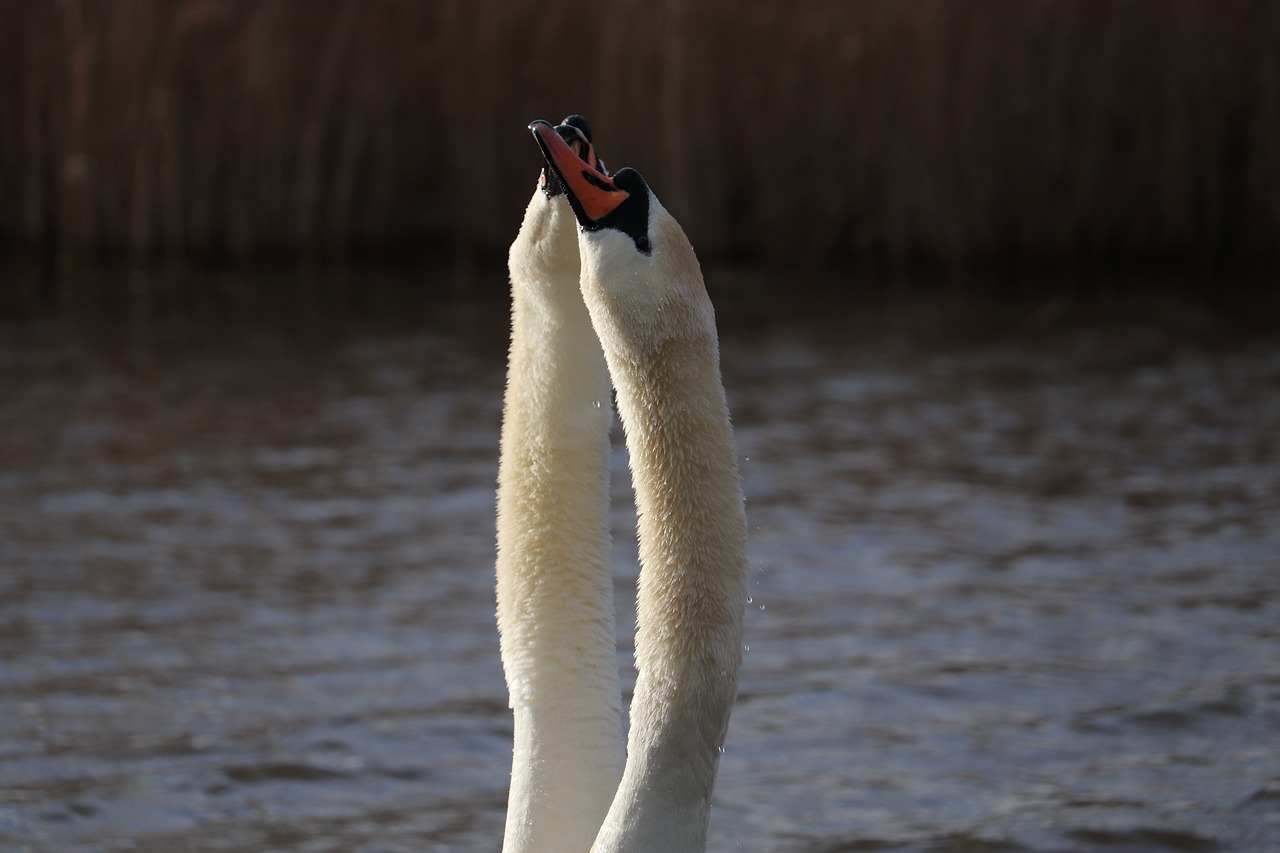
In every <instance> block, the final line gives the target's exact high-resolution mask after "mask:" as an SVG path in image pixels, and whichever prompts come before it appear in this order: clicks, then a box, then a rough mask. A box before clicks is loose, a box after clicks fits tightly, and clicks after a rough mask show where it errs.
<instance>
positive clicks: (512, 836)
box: [496, 116, 624, 853]
mask: <svg viewBox="0 0 1280 853" xmlns="http://www.w3.org/2000/svg"><path fill="white" fill-rule="evenodd" d="M559 133H562V134H564V135H565V136H566V137H568V138H569V139H571V140H572V141H573V144H574V145H575V147H576V148H577V150H578V152H580V153H581V156H582V157H583V158H584V159H583V160H579V162H584V160H585V162H587V163H590V164H591V165H592V167H594V168H603V167H602V166H601V165H600V163H599V158H598V157H597V156H596V154H595V151H594V148H593V147H592V145H591V131H590V125H588V124H587V123H586V120H585V119H582V118H581V117H579V116H571V117H569V118H567V119H565V122H564V123H563V124H562V125H561V126H560V127H559V128H558V129H557V130H556V131H553V135H555V134H559ZM556 138H557V139H560V136H559V135H556ZM566 148H568V145H567V144H566ZM575 156H578V155H577V154H575ZM576 231H577V227H576V223H575V221H574V216H573V212H572V211H571V210H570V208H569V205H568V203H567V201H566V199H565V196H564V195H563V193H562V192H561V189H560V183H559V181H557V180H556V179H555V178H554V177H552V176H549V175H548V174H547V173H546V171H545V170H544V172H543V174H542V176H541V178H540V181H539V187H538V188H537V189H535V191H534V193H533V198H532V199H531V200H530V201H529V205H528V208H527V209H526V210H525V215H524V222H523V224H522V225H521V227H520V232H519V235H518V236H517V237H516V240H515V242H514V243H513V244H512V246H511V250H510V255H509V259H508V260H509V264H508V265H509V269H510V274H511V348H510V353H509V357H508V376H507V386H506V392H505V397H504V408H503V420H502V435H501V461H500V462H499V471H498V495H497V509H498V513H497V540H498V542H497V545H498V549H497V566H496V568H497V601H498V608H497V617H498V629H499V635H500V638H501V655H502V663H503V668H504V670H505V674H506V679H507V684H508V690H509V693H510V704H511V708H512V712H513V715H514V721H515V737H514V749H513V759H512V771H511V789H510V794H509V801H508V808H507V821H506V829H505V834H504V840H503V850H504V851H506V853H539V852H540V851H561V852H562V853H585V851H587V850H588V849H589V848H590V847H591V844H592V841H593V840H594V838H595V836H596V834H597V832H598V831H599V829H600V825H601V823H602V822H603V820H604V817H605V814H606V813H607V811H608V809H609V805H610V803H611V801H612V799H613V792H614V791H615V789H616V788H617V787H618V783H619V781H620V780H621V778H622V769H623V761H624V752H623V749H624V747H623V742H622V709H621V706H622V700H621V695H620V693H619V687H618V672H617V664H616V662H615V643H616V640H615V634H614V617H613V585H612V579H611V577H610V572H609V548H610V539H609V527H608V507H609V491H608V490H609V479H608V477H609V474H608V455H609V427H610V423H611V421H612V418H613V411H612V406H611V403H610V382H609V374H608V369H607V367H606V364H605V360H604V355H603V352H602V351H601V347H600V342H599V340H598V339H597V338H596V335H595V332H594V331H593V329H592V326H591V320H590V318H589V317H588V315H587V309H586V306H585V304H584V303H583V301H582V295H581V293H580V292H579V288H578V278H579V270H580V264H579V260H578V245H577V238H576V236H575V232H576Z"/></svg>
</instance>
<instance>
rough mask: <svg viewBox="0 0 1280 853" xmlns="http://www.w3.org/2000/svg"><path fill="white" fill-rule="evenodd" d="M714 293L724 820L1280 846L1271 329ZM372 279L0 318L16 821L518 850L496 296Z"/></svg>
mask: <svg viewBox="0 0 1280 853" xmlns="http://www.w3.org/2000/svg"><path fill="white" fill-rule="evenodd" d="M718 302H719V303H720V306H721V308H720V310H721V318H722V326H723V331H724V338H725V341H724V346H723V352H724V363H725V374H726V384H727V386H728V390H729V396H730V401H731V404H732V406H733V408H734V412H735V422H736V426H737V432H738V439H739V443H740V446H741V451H742V454H743V456H744V457H745V459H744V474H745V477H746V490H747V495H748V511H749V516H750V524H751V531H752V537H753V539H752V577H751V579H750V584H749V588H750V595H751V599H750V600H749V602H748V603H747V604H746V610H747V623H746V629H747V639H746V643H747V645H748V649H747V651H746V653H745V668H744V671H743V677H742V690H741V697H740V701H739V704H738V706H737V708H736V710H735V712H734V718H733V723H732V726H731V731H730V737H729V742H728V745H727V752H726V754H725V756H724V759H723V763H722V768H721V781H720V785H719V787H718V789H717V794H716V801H715V802H716V805H715V808H714V811H713V818H712V829H711V849H712V850H714V851H736V850H748V851H827V852H828V853H836V851H881V850H884V851H1095V850H1100V851H1215V850H1240V851H1266V850H1277V849H1280V336H1276V337H1273V338H1270V339H1268V338H1267V337H1266V336H1262V335H1259V334H1256V333H1250V334H1238V333H1237V331H1236V329H1235V327H1234V326H1233V325H1232V321H1231V320H1230V319H1229V318H1225V319H1224V318H1223V317H1221V316H1219V315H1215V314H1213V313H1212V312H1205V311H1199V310H1195V309H1192V308H1189V307H1188V306H1185V305H1179V304H1173V303H1167V302H1163V301H1157V300H1151V304H1149V305H1147V304H1143V303H1142V301H1141V300H1138V301H1136V302H1133V301H1130V302H1128V303H1126V304H1125V305H1123V306H1115V305H1112V306H1111V307H1109V308H1102V309H1099V308H1098V307H1097V306H1093V307H1091V308H1089V309H1081V308H1078V307H1073V306H1071V305H1070V304H1065V305H1056V306H1055V305H1051V306H1049V307H1048V308H1047V309H1042V310H1039V311H1035V310H1031V309H1030V308H1028V310H1023V311H1018V310H1009V311H1004V310H1001V312H1000V313H999V316H994V317H993V316H990V312H988V311H986V310H984V309H976V310H974V309H970V310H963V311H960V310H956V306H954V305H946V304H939V303H938V302H936V301H932V302H928V303H924V304H914V305H913V304H910V303H905V304H895V305H892V306H885V305H873V304H859V303H856V302H855V303H834V304H829V305H822V304H814V305H809V306H805V307H804V308H802V309H794V310H793V309H787V310H783V309H781V308H779V306H778V305H777V304H776V298H775V301H774V303H772V304H770V303H766V304H763V305H761V304H760V303H759V301H757V302H756V304H755V305H754V306H753V305H747V304H743V305H739V304H738V300H737V298H736V297H735V296H734V295H733V294H732V293H722V294H720V296H719V299H718ZM233 313H234V312H233ZM382 314H383V317H384V318H383V319H382V320H378V321H352V322H336V321H324V320H321V321H316V322H300V321H289V322H281V323H275V322H264V321H262V320H255V321H254V322H252V323H250V322H240V321H237V320H236V319H235V318H234V316H227V317H222V318H220V319H218V320H217V321H216V322H212V323H208V322H206V323H203V324H192V323H190V322H168V321H161V320H159V319H157V317H156V316H151V317H150V318H149V319H148V317H147V316H143V317H142V318H141V319H139V316H138V315H137V314H136V312H135V313H134V314H133V315H130V316H126V317H125V318H124V319H122V321H121V322H122V324H123V326H124V330H123V331H120V332H118V333H117V332H114V331H112V329H111V328H102V327H100V326H93V327H89V326H86V325H84V324H80V323H73V322H69V321H52V320H46V321H40V322H27V323H23V324H9V325H5V326H2V327H0V849H3V850H14V851H27V850H30V851H125V850H136V851H157V853H159V851H215V850H234V851H277V850H279V851H285V850H289V851H293V850H297V851H368V853H374V851H386V852H387V853H389V852H390V851H418V850H423V851H492V850H496V849H498V847H499V845H500V840H501V828H502V820H503V813H504V808H505V797H506V780H507V774H508V771H509V767H510V739H511V721H510V717H509V713H508V711H507V709H506V704H505V701H506V695H505V687H504V685H503V682H502V673H501V668H500V665H499V660H498V647H497V638H496V633H495V629H494V625H493V592H492V587H493V578H492V560H493V485H494V476H495V471H496V465H497V443H498V427H499V418H500V412H501V390H502V382H503V371H504V363H503V360H504V347H505V317H504V308H503V306H502V305H500V304H498V303H494V302H487V303H483V304H480V305H472V306H462V307H451V308H431V307H430V306H426V305H424V304H423V303H420V302H413V303H410V304H409V305H408V307H406V308H405V309H404V310H403V311H397V310H396V309H395V308H394V306H393V307H392V309H391V310H389V311H384V312H382ZM387 316H390V317H392V318H394V319H391V320H388V319H386V317H387ZM977 316H985V319H983V320H981V321H978V320H975V319H974V317H977ZM314 319H315V318H314V317H312V320H313V321H314ZM618 438H619V440H618V442H617V445H618V450H617V452H616V454H615V460H614V461H615V479H614V493H615V514H614V518H615V532H614V535H615V541H616V549H615V563H616V576H617V578H618V590H619V608H620V619H619V621H620V624H621V626H622V630H623V631H624V633H628V632H629V631H630V629H631V619H632V616H631V613H630V611H631V601H630V600H629V596H630V594H631V593H630V591H631V589H632V585H633V583H634V577H635V573H636V569H635V565H634V553H635V547H634V542H633V537H634V533H633V528H632V526H631V525H632V518H631V513H632V508H631V506H630V503H629V500H630V498H629V490H630V486H629V481H628V479H627V476H626V468H625V466H626V458H625V452H624V451H623V450H622V449H621V442H620V436H619V437H618ZM629 653H630V640H629V637H624V638H623V641H622V644H621V649H620V664H621V665H623V666H624V667H627V669H626V672H627V674H628V678H629V677H630V670H629V666H628V664H629Z"/></svg>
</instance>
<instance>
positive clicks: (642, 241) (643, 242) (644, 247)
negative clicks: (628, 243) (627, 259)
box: [636, 237, 653, 255]
mask: <svg viewBox="0 0 1280 853" xmlns="http://www.w3.org/2000/svg"><path fill="white" fill-rule="evenodd" d="M636 250H637V251H638V252H640V254H642V255H647V254H649V253H651V252H652V251H653V245H652V244H650V243H649V238H648V237H637V238H636Z"/></svg>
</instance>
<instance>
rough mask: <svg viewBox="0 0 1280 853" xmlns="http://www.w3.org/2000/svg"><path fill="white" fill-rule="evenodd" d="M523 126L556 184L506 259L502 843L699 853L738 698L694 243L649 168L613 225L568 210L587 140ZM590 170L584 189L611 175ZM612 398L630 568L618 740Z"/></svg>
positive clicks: (737, 551)
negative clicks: (633, 521) (628, 655)
mask: <svg viewBox="0 0 1280 853" xmlns="http://www.w3.org/2000/svg"><path fill="white" fill-rule="evenodd" d="M563 127H564V126H562V128H563ZM533 129H534V132H535V134H536V135H537V134H541V137H540V142H541V143H542V145H543V149H544V153H545V154H546V155H547V159H548V163H549V166H550V168H549V174H546V175H545V176H544V182H548V183H549V182H551V181H556V180H560V181H561V185H562V186H563V187H564V189H565V193H563V194H554V195H553V194H552V193H551V192H547V191H544V190H542V189H540V190H539V191H537V192H535V193H534V196H533V199H532V200H531V201H530V203H529V206H528V209H527V210H526V211H525V217H524V222H523V224H522V225H521V229H520V233H519V236H517V238H516V241H515V243H514V244H512V247H511V253H510V259H509V260H510V271H511V284H512V324H511V350H510V357H509V363H508V377H507V388H506V396H505V407H504V415H503V425H502V452H501V463H500V469H499V477H498V560H497V576H498V584H497V586H498V627H499V631H500V634H501V641H502V660H503V666H504V669H505V671H506V676H507V683H508V687H509V690H510V695H511V707H512V710H513V712H514V716H515V748H514V754H513V761H512V778H511V792H510V799H509V805H508V814H507V824H506V834H505V838H504V843H503V850H504V851H505V853H553V851H554V853H588V851H591V852H592V853H621V851H628V853H634V852H635V851H646V853H650V851H651V853H658V851H663V853H677V851H679V853H683V851H701V850H704V849H705V843H706V831H707V821H708V818H709V809H710V800H711V793H712V788H713V786H714V783H715V775H716V769H717V767H718V763H719V756H720V750H721V745H722V744H723V742H724V737H725V732H726V729H727V726H728V720H729V711H730V708H731V706H732V704H733V699H734V696H735V695H736V692H737V676H738V669H739V665H740V662H741V636H742V610H743V606H744V600H745V583H746V563H747V560H746V521H745V517H744V513H743V503H742V492H741V486H740V480H739V472H738V463H737V452H736V449H735V446H734V441H733V434H732V430H731V427H730V425H729V415H728V408H727V406H726V403H725V395H724V389H723V386H722V385H721V381H720V367H719V347H718V341H717V336H716V329H715V318H714V313H713V311H712V308H711V303H710V301H709V299H708V298H707V294H706V289H705V287H704V285H703V281H702V274H701V271H700V268H699V266H698V262H697V259H696V257H695V256H694V253H693V249H692V247H691V246H690V244H689V241H688V239H687V238H686V237H685V235H684V232H683V231H682V230H681V228H680V226H679V225H678V224H677V223H676V221H675V220H674V219H673V218H672V217H671V216H670V214H668V213H667V212H666V210H665V209H663V208H662V206H661V204H660V203H659V202H658V201H657V199H656V198H654V197H653V195H652V193H651V192H650V191H649V190H648V187H647V185H645V184H644V182H643V179H642V178H640V177H639V175H638V174H636V173H634V172H630V171H629V170H623V171H624V172H629V174H630V177H628V176H624V175H623V173H622V172H620V173H618V175H617V176H615V177H616V178H617V179H618V180H617V185H619V191H625V192H627V193H628V197H629V198H630V197H635V196H637V195H638V193H639V192H640V190H641V188H642V189H643V192H644V194H645V198H643V199H637V200H636V201H635V202H623V205H624V206H625V207H626V208H627V209H625V210H624V209H621V208H618V205H617V204H615V205H614V208H618V209H614V208H609V209H608V210H604V212H603V213H602V214H601V216H602V217H612V218H611V219H610V220H609V221H610V222H615V223H616V222H621V223H622V225H621V226H620V227H614V226H613V225H609V224H606V225H605V226H600V225H599V223H598V221H596V220H592V219H591V216H592V215H593V213H597V212H599V211H601V210H603V208H601V207H599V206H597V207H595V208H594V209H585V210H584V205H583V198H581V196H585V195H587V194H588V192H587V191H586V190H583V189H582V188H583V183H582V181H581V180H577V182H576V183H575V179H574V177H572V176H571V175H566V174H564V173H565V172H566V171H568V170H570V169H575V168H579V167H582V166H584V164H585V165H586V166H587V167H591V168H594V167H596V165H597V164H596V161H595V159H594V151H593V150H591V149H590V145H589V139H588V138H587V137H585V136H583V137H582V138H581V139H579V140H577V141H578V142H579V143H583V144H580V145H579V146H578V147H577V150H572V149H570V148H569V146H568V145H566V144H564V142H563V140H562V139H561V136H560V135H558V134H557V133H556V132H555V131H552V130H551V129H550V126H549V125H535V126H534V128H533ZM548 133H549V134H550V136H553V137H555V139H554V140H549V139H547V138H546V137H547V135H548ZM564 135H567V136H569V137H570V138H571V139H573V134H572V132H566V133H565V134H564ZM556 143H560V145H559V146H557V145H556ZM566 151H568V152H569V153H570V154H571V155H573V156H572V159H570V158H569V157H568V156H567V155H566V153H565V152H566ZM555 158H559V160H558V161H557V160H556V159H555ZM583 158H585V159H583ZM599 174H600V178H599V179H593V178H592V177H591V176H587V177H588V179H589V181H590V183H591V184H592V185H593V186H597V185H598V186H597V188H599V187H601V186H603V187H610V186H615V183H614V181H613V180H610V179H608V178H606V177H604V176H603V172H602V171H600V172H599ZM637 181H638V183H637ZM553 186H554V185H553ZM622 187H625V190H624V189H622ZM575 188H576V189H578V190H581V192H580V193H578V192H575ZM603 192H613V190H607V189H606V190H603ZM595 201H599V199H596V200H595ZM604 201H605V202H606V206H607V204H608V203H610V202H616V201H618V200H617V199H611V198H606V199H604ZM641 202H642V203H643V207H644V210H642V211H640V213H637V212H636V210H635V209H634V207H635V205H638V204H640V203H641ZM589 203H592V202H589ZM619 217H621V218H619ZM628 217H630V219H629V220H628ZM637 217H639V218H641V219H643V222H642V223H641V225H639V226H637V224H636V223H637V221H638V220H637ZM592 225H595V226H596V227H594V228H593V227H592ZM641 230H643V234H641V233H640V231H641ZM644 249H648V251H647V252H646V251H643V250H644ZM611 391H614V392H616V398H617V405H618V410H619V414H620V415H621V419H622V424H623V428H624V431H625V433H626V441H627V449H628V453H629V455H630V463H631V474H632V480H633V485H634V488H635V498H636V508H637V511H638V535H639V543H640V548H639V550H640V563H641V572H640V581H639V589H638V592H637V600H636V607H637V626H638V627H637V634H636V640H635V658H636V667H637V670H638V676H637V680H636V687H635V693H634V696H633V699H632V703H631V709H630V730H629V734H628V737H627V743H626V748H625V750H624V748H623V738H622V700H621V694H620V691H619V684H618V675H617V666H616V663H615V644H616V637H615V631H614V615H613V595H612V591H613V582H612V578H611V574H610V568H609V552H610V537H609V532H608V531H609V479H608V477H609V475H608V460H609V428H610V423H611V420H612V410H611V405H610V398H611Z"/></svg>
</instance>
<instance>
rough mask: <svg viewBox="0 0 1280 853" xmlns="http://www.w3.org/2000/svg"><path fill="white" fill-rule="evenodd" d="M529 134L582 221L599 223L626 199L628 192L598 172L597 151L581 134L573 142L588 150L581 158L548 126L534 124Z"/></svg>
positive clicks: (583, 151) (580, 155)
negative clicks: (536, 142)
mask: <svg viewBox="0 0 1280 853" xmlns="http://www.w3.org/2000/svg"><path fill="white" fill-rule="evenodd" d="M529 130H531V131H533V136H534V138H535V139H537V140H538V145H539V147H541V148H542V156H543V157H545V158H546V160H547V166H548V167H549V168H550V169H551V171H553V172H555V174H556V177H557V178H559V180H560V183H561V185H562V186H563V187H564V189H565V193H566V194H567V195H568V196H569V200H570V202H571V203H572V207H573V209H574V213H576V214H577V215H578V219H579V220H582V219H583V217H585V218H586V219H589V220H590V221H591V222H593V223H594V222H599V221H600V220H601V219H604V218H605V217H606V216H608V215H609V214H610V213H612V212H613V211H614V210H615V209H617V207H618V205H620V204H622V202H624V201H625V200H626V199H627V197H628V195H629V193H627V191H626V190H622V189H619V188H618V187H617V186H615V185H614V183H613V179H612V178H610V177H608V176H607V175H605V174H603V173H602V172H601V171H597V168H598V166H599V160H598V158H597V157H596V154H595V148H594V147H592V145H591V143H589V142H587V140H586V138H585V137H583V136H581V134H579V135H578V138H576V139H575V140H574V144H575V146H576V147H578V148H580V149H582V148H583V147H584V146H585V149H584V150H582V153H581V154H579V152H578V151H575V150H574V148H573V147H570V145H569V143H567V142H565V141H564V139H563V138H562V137H561V135H560V134H559V133H558V132H557V129H556V128H554V127H552V126H551V124H550V123H549V122H545V121H535V122H534V123H533V124H531V125H529ZM581 224H583V225H586V224H587V223H586V222H582V223H581Z"/></svg>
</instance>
